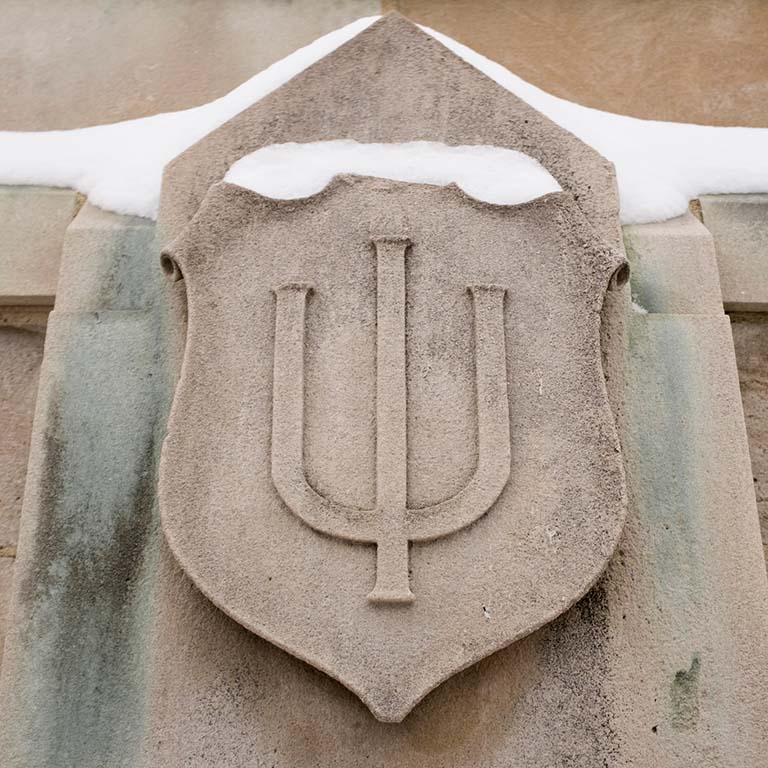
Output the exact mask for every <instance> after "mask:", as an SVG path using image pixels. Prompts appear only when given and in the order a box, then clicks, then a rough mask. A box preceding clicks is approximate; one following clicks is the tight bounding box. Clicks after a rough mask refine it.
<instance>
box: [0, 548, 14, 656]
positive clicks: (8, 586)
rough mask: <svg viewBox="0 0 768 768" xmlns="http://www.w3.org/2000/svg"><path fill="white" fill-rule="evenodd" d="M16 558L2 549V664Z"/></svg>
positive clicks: (0, 647) (0, 595) (0, 598)
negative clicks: (7, 554) (3, 552)
mask: <svg viewBox="0 0 768 768" xmlns="http://www.w3.org/2000/svg"><path fill="white" fill-rule="evenodd" d="M14 563H15V558H13V557H10V556H5V555H3V554H2V552H1V551H0V664H2V662H3V645H4V643H5V635H6V632H7V627H8V619H9V615H10V608H11V591H12V587H13V565H14Z"/></svg>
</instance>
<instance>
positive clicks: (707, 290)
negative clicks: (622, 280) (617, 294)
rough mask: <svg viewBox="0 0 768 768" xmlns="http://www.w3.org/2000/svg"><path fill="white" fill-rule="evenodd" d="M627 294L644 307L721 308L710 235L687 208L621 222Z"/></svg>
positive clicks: (674, 310) (671, 310)
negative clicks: (657, 218)
mask: <svg viewBox="0 0 768 768" xmlns="http://www.w3.org/2000/svg"><path fill="white" fill-rule="evenodd" d="M623 231H624V245H625V248H626V250H627V258H628V259H629V262H630V264H631V266H632V277H631V284H632V299H633V300H634V301H635V302H636V303H637V304H639V305H640V306H641V307H643V308H644V309H645V310H647V311H648V312H650V313H662V314H710V315H718V314H722V312H723V302H722V298H721V295H720V278H719V275H718V271H717V261H716V259H715V249H714V245H713V242H712V235H711V234H710V233H709V231H708V230H707V229H706V227H704V226H703V225H702V224H701V222H700V221H699V220H698V219H697V218H696V217H695V216H693V215H692V214H690V213H686V214H685V215H684V216H679V217H677V218H675V219H670V220H669V221H662V222H656V223H653V224H633V225H629V226H625V227H624V228H623Z"/></svg>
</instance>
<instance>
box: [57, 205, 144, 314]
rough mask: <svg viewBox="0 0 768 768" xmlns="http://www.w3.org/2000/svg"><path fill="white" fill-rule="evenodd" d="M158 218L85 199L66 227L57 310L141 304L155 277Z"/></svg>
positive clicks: (113, 307) (136, 305) (115, 308)
mask: <svg viewBox="0 0 768 768" xmlns="http://www.w3.org/2000/svg"><path fill="white" fill-rule="evenodd" d="M154 229H155V228H154V222H152V221H150V220H149V219H143V218H141V217H139V216H119V215H118V214H115V213H109V212H107V211H104V210H102V209H100V208H96V207H95V206H92V205H90V204H89V203H86V204H85V205H84V206H83V208H82V209H81V210H80V212H79V213H78V215H77V217H76V218H75V220H74V221H73V222H72V224H71V225H70V227H69V229H68V230H67V237H66V240H65V243H64V248H63V254H62V270H61V281H60V284H59V293H58V296H57V297H56V310H57V311H59V312H61V311H67V312H68V311H75V310H76V311H88V310H99V309H104V308H109V309H110V310H129V309H142V308H144V307H145V306H146V305H147V303H148V300H149V295H150V291H151V289H152V287H153V286H155V287H156V282H155V281H153V277H154V278H156V277H157V269H156V265H154V264H153V260H152V259H151V258H147V257H146V255H147V254H148V253H150V252H151V245H152V240H153V237H154Z"/></svg>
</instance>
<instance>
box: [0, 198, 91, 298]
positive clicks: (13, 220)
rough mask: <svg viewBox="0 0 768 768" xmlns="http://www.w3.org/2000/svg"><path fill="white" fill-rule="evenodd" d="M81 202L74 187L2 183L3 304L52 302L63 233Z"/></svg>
mask: <svg viewBox="0 0 768 768" xmlns="http://www.w3.org/2000/svg"><path fill="white" fill-rule="evenodd" d="M77 207H78V195H77V193H75V192H73V191H71V190H66V189H48V188H45V187H0V228H2V233H3V236H2V238H0V304H10V305H19V304H36V305H41V304H42V305H52V304H53V299H54V297H55V295H56V284H57V282H58V277H59V262H60V260H61V247H62V244H63V242H64V232H65V231H66V229H67V227H68V226H69V223H70V222H71V221H72V218H73V217H74V215H75V213H76V212H77Z"/></svg>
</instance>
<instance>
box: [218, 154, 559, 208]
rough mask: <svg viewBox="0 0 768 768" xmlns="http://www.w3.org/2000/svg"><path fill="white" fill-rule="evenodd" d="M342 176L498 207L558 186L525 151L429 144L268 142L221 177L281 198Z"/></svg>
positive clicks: (315, 189)
mask: <svg viewBox="0 0 768 768" xmlns="http://www.w3.org/2000/svg"><path fill="white" fill-rule="evenodd" d="M339 173H352V174H357V175H360V176H378V177H381V178H385V179H395V180H397V181H411V182H421V183H425V184H436V185H439V186H445V185H446V184H450V183H451V182H455V183H456V184H458V185H459V186H460V187H461V188H462V189H463V190H464V191H465V192H466V193H467V194H468V195H471V196H472V197H474V198H476V199H478V200H485V201H486V202H488V203H497V204H500V205H515V204H518V203H525V202H527V201H528V200H532V199H534V198H536V197H541V195H546V194H548V193H549V192H559V191H560V189H561V187H560V185H559V184H558V183H557V181H555V179H554V178H553V177H552V176H551V174H550V173H549V171H547V170H546V169H545V168H544V167H542V166H541V165H540V164H539V162H538V161H537V160H534V159H533V158H532V157H529V156H528V155H525V154H523V153H522V152H516V151H514V150H511V149H502V148H501V147H489V146H482V145H480V146H460V147H451V146H448V145H446V144H440V143H438V142H431V141H414V142H409V143H407V144H359V143H358V142H356V141H352V140H350V139H347V140H338V141H318V142H313V143H311V144H272V145H270V146H267V147H263V148H262V149H259V150H257V151H256V152H252V153H251V154H250V155H246V156H245V157H242V158H241V159H240V160H238V161H237V162H236V163H234V165H233V166H232V167H231V168H230V169H229V171H228V172H227V175H226V176H225V177H224V180H225V181H228V182H230V183H232V184H238V185H240V186H241V187H247V188H248V189H252V190H254V191H255V192H258V193H259V194H262V195H265V196H266V197H272V198H278V199H283V200H285V199H290V198H297V197H307V196H309V195H313V194H316V193H317V192H320V190H322V189H323V187H325V186H327V184H328V182H329V181H330V180H331V179H332V178H333V177H334V176H335V175H336V174H339Z"/></svg>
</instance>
